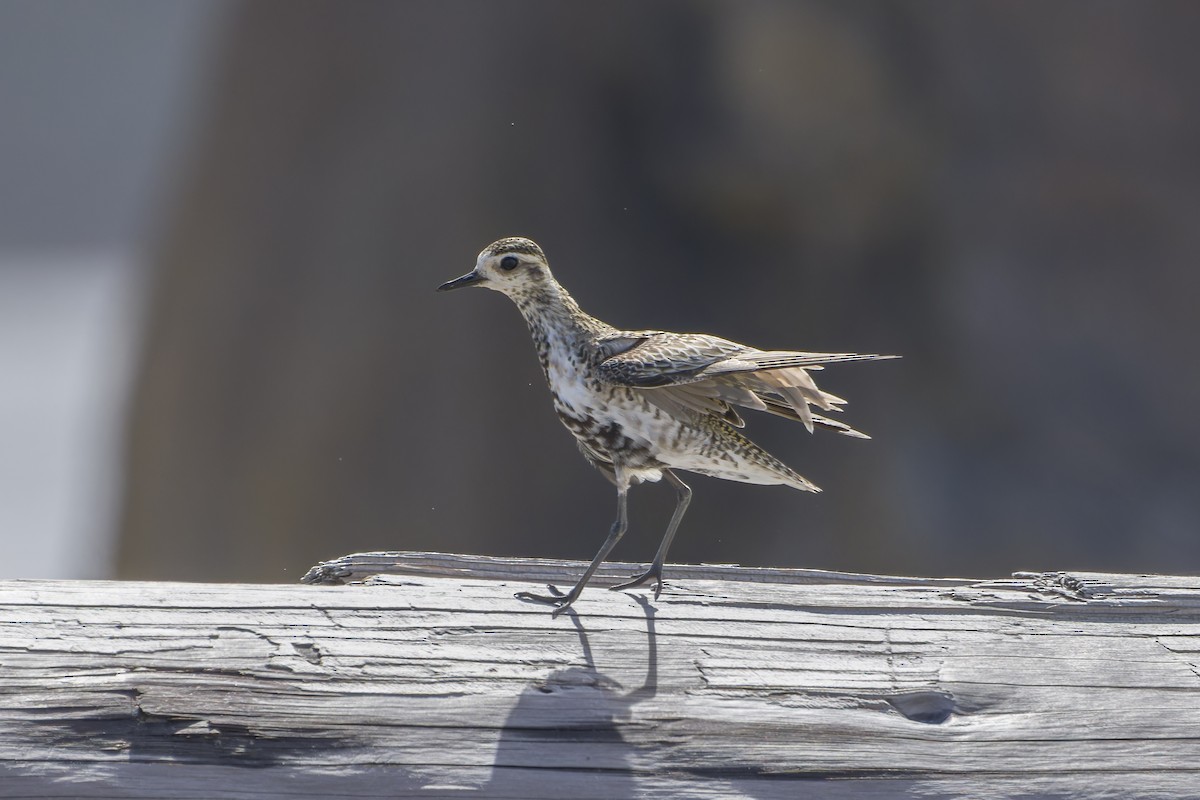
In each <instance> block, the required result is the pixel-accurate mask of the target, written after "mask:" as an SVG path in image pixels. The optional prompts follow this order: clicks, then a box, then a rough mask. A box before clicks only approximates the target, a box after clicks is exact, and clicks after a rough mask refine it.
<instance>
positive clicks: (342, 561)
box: [301, 551, 976, 587]
mask: <svg viewBox="0 0 1200 800" xmlns="http://www.w3.org/2000/svg"><path fill="white" fill-rule="evenodd" d="M586 567H587V563H586V562H583V561H569V560H562V559H553V558H514V557H508V556H481V555H465V554H458V553H427V552H403V551H400V552H391V551H386V552H373V553H351V554H349V555H345V556H341V557H340V558H335V559H331V560H329V561H322V562H321V563H320V564H317V565H316V566H314V567H313V568H312V569H310V570H309V571H308V572H307V573H306V574H305V575H304V577H303V578H301V581H302V582H303V583H311V584H343V583H353V582H357V581H362V580H364V579H366V578H369V577H372V576H375V575H422V576H426V577H446V578H448V577H458V578H480V579H490V580H509V581H529V582H534V583H541V582H555V581H568V580H571V579H572V578H574V577H578V576H579V574H580V573H581V572H582V571H583V570H584V569H585V568H586ZM645 567H646V565H644V564H631V563H626V562H620V561H611V562H607V563H605V564H602V565H601V566H600V568H599V569H598V570H597V571H596V574H595V577H594V578H593V581H594V582H595V583H596V585H597V586H604V585H611V584H615V583H618V582H619V581H623V580H627V579H628V578H629V577H630V576H631V575H635V574H637V573H640V572H641V571H642V570H644V569H645ZM664 572H665V574H666V576H667V577H668V579H669V578H672V577H673V578H677V579H680V580H730V581H739V582H744V583H783V584H805V583H821V584H828V583H842V584H861V585H904V586H912V585H914V584H920V585H923V586H947V587H950V586H967V585H970V584H973V583H975V582H976V581H975V580H972V579H967V578H908V577H901V576H895V575H867V574H861V573H854V572H832V571H827V570H818V569H782V568H778V567H743V566H738V565H736V564H668V565H667V566H666V569H665V571H664Z"/></svg>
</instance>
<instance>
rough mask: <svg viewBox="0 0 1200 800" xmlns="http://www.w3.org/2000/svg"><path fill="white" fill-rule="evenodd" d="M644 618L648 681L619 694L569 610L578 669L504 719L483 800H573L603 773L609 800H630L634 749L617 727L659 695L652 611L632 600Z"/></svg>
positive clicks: (533, 693) (526, 698) (526, 696)
mask: <svg viewBox="0 0 1200 800" xmlns="http://www.w3.org/2000/svg"><path fill="white" fill-rule="evenodd" d="M637 601H638V603H639V604H640V605H641V606H642V610H643V611H644V612H645V614H646V637H647V653H646V677H645V679H644V680H643V682H642V685H641V686H639V687H638V688H636V689H633V690H632V691H628V692H623V691H622V689H623V687H622V685H621V683H620V682H619V681H617V680H616V679H614V678H612V677H610V676H609V675H607V674H605V673H604V672H602V671H600V670H599V669H598V668H597V666H596V660H595V657H594V655H593V653H592V647H591V643H590V642H589V640H588V633H587V630H586V629H585V627H584V624H583V622H582V621H581V620H580V618H579V615H578V614H576V613H575V611H574V610H573V609H568V610H567V611H566V613H567V614H568V615H569V616H570V619H571V624H572V625H574V626H575V630H576V632H577V633H578V635H579V644H580V648H581V650H582V655H583V661H584V663H583V665H582V666H574V667H569V668H567V669H560V670H555V671H554V672H551V673H550V674H549V675H547V676H546V677H545V678H543V679H541V680H539V681H537V682H536V683H534V684H532V685H530V686H529V687H528V688H527V689H525V691H524V692H522V693H521V696H520V698H519V699H518V700H517V703H516V705H515V706H513V709H512V711H511V712H509V715H508V717H507V718H506V719H505V722H504V727H503V728H502V729H501V733H500V741H499V743H498V744H497V746H496V755H495V758H494V760H493V766H492V774H491V778H490V779H489V781H488V783H487V784H486V785H485V786H484V787H481V790H482V793H483V794H485V795H486V796H500V797H509V796H512V797H520V796H543V795H546V796H549V795H551V794H554V795H561V796H566V797H570V796H573V795H574V796H578V795H580V794H581V793H582V794H587V793H588V792H581V791H574V790H573V788H574V787H573V784H574V783H575V782H578V783H579V784H580V786H579V789H583V788H584V787H585V786H591V787H592V788H594V783H595V781H596V780H598V779H599V778H598V777H597V773H596V772H595V771H596V770H601V771H602V772H603V776H604V778H603V779H604V781H605V784H604V786H605V790H606V791H607V792H609V794H610V796H612V797H634V796H636V795H637V783H636V781H635V779H634V777H633V771H632V767H633V764H632V763H631V762H632V756H633V754H634V749H635V745H632V744H630V743H629V742H626V741H625V739H624V737H623V736H622V735H621V731H620V727H619V725H618V723H619V722H621V721H623V720H625V719H627V718H628V717H629V712H630V710H631V709H632V707H633V706H634V705H636V704H637V703H641V702H643V701H646V700H649V699H651V698H653V697H654V696H655V695H656V694H657V693H658V641H657V636H656V634H655V626H654V613H655V609H654V606H652V605H651V604H650V603H649V601H647V600H646V599H645V598H643V597H638V598H637Z"/></svg>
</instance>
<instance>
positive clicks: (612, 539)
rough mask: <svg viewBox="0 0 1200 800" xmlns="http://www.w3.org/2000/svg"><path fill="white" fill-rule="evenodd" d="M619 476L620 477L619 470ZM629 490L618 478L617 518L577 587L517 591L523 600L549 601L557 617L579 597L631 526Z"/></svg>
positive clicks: (553, 613) (553, 614)
mask: <svg viewBox="0 0 1200 800" xmlns="http://www.w3.org/2000/svg"><path fill="white" fill-rule="evenodd" d="M618 477H620V473H619V472H618ZM628 490H629V487H628V484H627V483H625V482H624V481H620V480H618V482H617V519H616V521H614V522H613V524H612V528H611V529H610V530H609V532H608V538H607V539H605V540H604V544H602V545H601V546H600V552H598V553H596V557H595V558H593V559H592V563H591V564H588V568H587V569H586V570H584V571H583V577H581V578H580V579H579V580H578V581H577V582H576V584H575V588H573V589H572V590H571V591H569V592H567V593H566V594H563V593H562V592H560V591H558V590H557V589H556V588H555V587H553V586H550V587H547V588H549V590H550V591H551V592H552V594H548V595H546V594H534V593H533V592H517V594H516V596H517V597H518V598H520V599H521V600H534V601H536V602H538V603H549V604H551V605H553V606H555V608H554V611H553V612H552V614H551V616H555V617H557V616H558V615H559V614H561V613H562V612H563V611H565V610H566V609H567V608H568V607H569V606H570V605H571V604H572V603H574V602H575V601H576V600H577V599H579V594H580V592H582V591H583V587H584V586H587V582H588V581H589V580H591V578H592V575H593V573H595V572H596V568H597V567H599V566H600V565H601V564H602V563H603V562H604V559H606V558H608V554H609V553H611V552H612V549H613V548H614V547H616V545H617V542H619V541H620V540H621V537H622V536H624V535H625V531H626V530H627V529H628V528H629V518H628V516H627V514H626V511H625V506H626V504H625V497H626V493H627V492H628Z"/></svg>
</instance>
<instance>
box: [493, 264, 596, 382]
mask: <svg viewBox="0 0 1200 800" xmlns="http://www.w3.org/2000/svg"><path fill="white" fill-rule="evenodd" d="M512 299H513V302H514V303H516V304H517V308H518V309H519V310H520V311H521V316H523V317H524V318H525V323H526V324H527V325H528V326H529V332H530V334H531V335H532V336H533V343H534V346H535V347H536V348H537V351H538V359H539V360H540V361H541V363H542V368H543V369H546V367H547V364H548V363H549V361H550V355H551V354H550V350H551V348H554V347H567V348H571V349H574V350H587V349H589V348H588V346H589V345H594V343H595V341H596V339H597V337H599V336H603V335H605V334H607V333H612V332H613V330H614V329H613V328H612V326H610V325H607V324H605V323H603V322H601V321H600V320H598V319H596V318H595V317H593V316H591V315H589V314H587V313H586V312H585V311H584V310H583V309H581V308H580V307H579V303H577V302H575V298H573V297H571V295H570V294H568V293H567V290H566V289H564V288H563V287H562V286H561V285H560V284H559V283H558V282H556V281H554V280H553V279H551V280H550V281H548V282H546V283H544V284H541V285H539V286H537V287H535V288H532V289H530V290H529V291H527V292H523V293H521V294H520V295H514V296H513V298H512Z"/></svg>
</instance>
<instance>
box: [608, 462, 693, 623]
mask: <svg viewBox="0 0 1200 800" xmlns="http://www.w3.org/2000/svg"><path fill="white" fill-rule="evenodd" d="M663 475H665V476H667V480H668V481H670V482H671V485H672V486H674V487H675V492H676V499H675V513H674V514H672V515H671V521H670V522H669V523H668V524H667V533H666V535H664V536H663V540H662V543H661V544H660V545H659V546H658V552H657V553H655V554H654V563H653V564H651V565H650V569H648V570H646V571H645V572H643V573H642V574H641V575H636V576H634V577H633V578H632V579H631V580H627V581H625V582H624V583H618V584H617V585H616V586H611V587H609V588H611V589H613V590H614V591H616V590H619V589H631V588H633V587H634V586H641V585H642V584H643V583H645V582H646V581H649V580H653V581H654V599H655V600H657V599H658V595H659V593H660V592H662V571H663V562H664V561H666V560H667V550H668V549H670V547H671V540H672V539H674V538H675V531H676V530H678V529H679V522H680V520H682V519H683V513H684V512H685V511H687V507H688V503H690V502H691V501H692V487H690V486H688V485H687V484H686V483H684V482H683V481H681V480H679V476H678V475H676V474H675V473H674V472H671V470H669V469H664V470H663Z"/></svg>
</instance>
